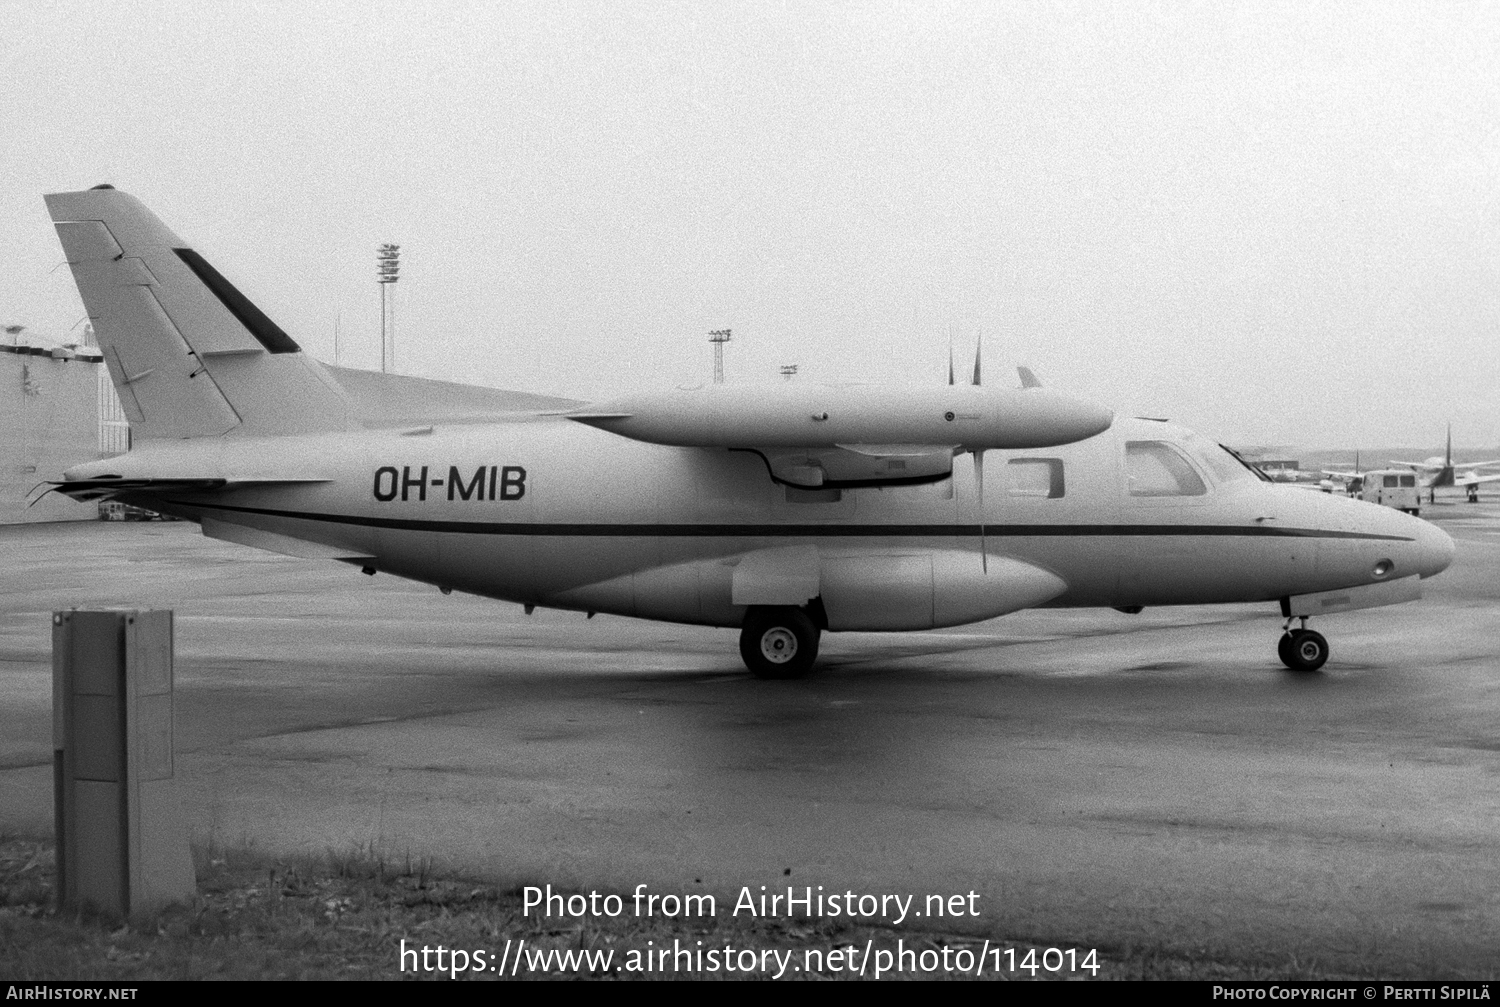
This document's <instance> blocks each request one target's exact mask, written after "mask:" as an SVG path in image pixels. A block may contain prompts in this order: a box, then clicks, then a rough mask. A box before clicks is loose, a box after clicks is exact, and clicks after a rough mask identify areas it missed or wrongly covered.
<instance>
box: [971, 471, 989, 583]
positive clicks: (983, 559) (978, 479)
mask: <svg viewBox="0 0 1500 1007" xmlns="http://www.w3.org/2000/svg"><path fill="white" fill-rule="evenodd" d="M974 482H975V483H976V484H978V487H979V565H980V569H982V570H983V571H984V572H985V573H989V572H990V548H989V543H988V542H986V541H985V534H984V452H983V451H975V452H974Z"/></svg>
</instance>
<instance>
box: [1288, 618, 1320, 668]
mask: <svg viewBox="0 0 1500 1007" xmlns="http://www.w3.org/2000/svg"><path fill="white" fill-rule="evenodd" d="M1291 626H1292V620H1291V619H1288V620H1287V621H1286V625H1285V626H1283V627H1282V634H1281V640H1280V641H1279V642H1277V644H1276V656H1277V657H1279V658H1281V663H1282V664H1284V665H1286V666H1287V667H1288V668H1290V669H1292V670H1293V671H1317V670H1318V669H1319V668H1321V667H1323V665H1324V664H1325V663H1327V661H1328V641H1327V640H1326V639H1325V638H1324V637H1323V634H1322V633H1319V632H1316V631H1314V630H1311V629H1308V628H1307V620H1306V619H1303V620H1302V626H1301V628H1300V629H1292V628H1291Z"/></svg>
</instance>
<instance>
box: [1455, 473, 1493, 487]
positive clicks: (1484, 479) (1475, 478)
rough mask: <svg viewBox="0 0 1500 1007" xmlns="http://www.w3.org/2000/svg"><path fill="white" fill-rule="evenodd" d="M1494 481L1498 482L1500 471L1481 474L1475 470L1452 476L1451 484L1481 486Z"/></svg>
mask: <svg viewBox="0 0 1500 1007" xmlns="http://www.w3.org/2000/svg"><path fill="white" fill-rule="evenodd" d="M1494 482H1500V473H1497V474H1495V475H1483V476H1482V475H1479V474H1478V473H1476V472H1465V473H1463V474H1462V475H1457V476H1454V478H1453V485H1455V486H1483V485H1484V484H1485V483H1494Z"/></svg>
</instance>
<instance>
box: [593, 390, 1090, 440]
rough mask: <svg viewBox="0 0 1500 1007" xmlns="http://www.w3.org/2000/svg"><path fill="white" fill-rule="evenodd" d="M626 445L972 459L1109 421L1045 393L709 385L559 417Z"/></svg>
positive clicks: (1079, 402)
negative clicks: (914, 452) (851, 450)
mask: <svg viewBox="0 0 1500 1007" xmlns="http://www.w3.org/2000/svg"><path fill="white" fill-rule="evenodd" d="M565 415H566V416H567V417H568V418H569V419H572V420H576V421H578V422H579V423H586V424H588V425H590V426H595V427H599V428H600V429H603V430H608V431H610V432H612V433H617V434H620V435H621V436H622V437H630V438H632V439H634V440H641V441H648V442H650V443H653V444H675V445H679V446H682V447H724V448H767V447H789V448H808V447H837V446H841V445H849V444H927V445H944V446H951V447H956V448H965V449H968V450H979V451H983V450H989V449H992V448H1009V449H1019V448H1044V447H1054V446H1056V445H1059V444H1071V443H1073V442H1074V441H1081V440H1084V439H1086V438H1089V437H1092V436H1094V435H1095V434H1098V433H1102V432H1103V431H1105V430H1107V429H1109V425H1110V424H1111V423H1112V422H1113V421H1114V414H1113V413H1112V412H1111V411H1110V410H1108V409H1105V408H1104V407H1102V406H1099V405H1095V404H1094V403H1092V402H1087V401H1084V400H1083V399H1079V398H1075V397H1073V396H1071V395H1065V394H1063V393H1061V392H1055V391H1052V390H1050V389H1045V388H1024V389H1007V388H983V387H974V386H971V385H947V386H939V387H935V388H884V387H871V386H860V385H848V386H819V385H773V386H765V387H754V386H748V387H747V386H738V385H736V386H725V385H710V386H707V387H705V388H697V389H691V390H678V391H674V392H667V393H664V394H654V395H630V396H625V397H623V398H619V399H614V400H612V401H610V402H605V403H600V404H598V405H595V406H590V407H588V408H585V409H580V410H576V411H574V412H571V413H567V414H565Z"/></svg>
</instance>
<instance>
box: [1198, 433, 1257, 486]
mask: <svg viewBox="0 0 1500 1007" xmlns="http://www.w3.org/2000/svg"><path fill="white" fill-rule="evenodd" d="M1199 439H1200V440H1202V439H1203V438H1199ZM1213 447H1214V448H1217V449H1218V450H1219V451H1221V452H1223V453H1224V454H1227V455H1229V457H1230V458H1232V459H1234V461H1235V462H1237V463H1238V464H1239V466H1240V467H1241V468H1242V471H1239V472H1237V473H1236V475H1235V478H1236V479H1244V478H1245V477H1246V474H1247V473H1248V474H1249V475H1251V476H1254V477H1255V478H1256V479H1259V480H1260V481H1261V482H1263V483H1268V482H1274V481H1275V480H1273V479H1272V478H1271V477H1270V476H1268V475H1266V474H1265V473H1264V472H1262V471H1261V470H1260V469H1259V468H1258V467H1257V466H1255V465H1252V464H1251V463H1250V462H1247V461H1245V456H1244V455H1242V454H1240V453H1239V452H1238V451H1236V450H1235V449H1234V448H1232V447H1230V446H1229V445H1227V444H1215V445H1213Z"/></svg>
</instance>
